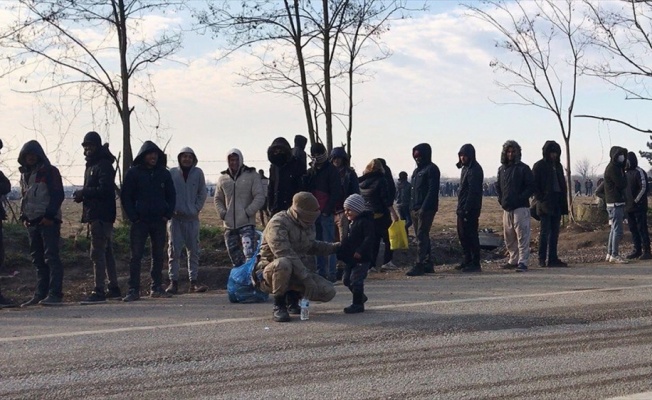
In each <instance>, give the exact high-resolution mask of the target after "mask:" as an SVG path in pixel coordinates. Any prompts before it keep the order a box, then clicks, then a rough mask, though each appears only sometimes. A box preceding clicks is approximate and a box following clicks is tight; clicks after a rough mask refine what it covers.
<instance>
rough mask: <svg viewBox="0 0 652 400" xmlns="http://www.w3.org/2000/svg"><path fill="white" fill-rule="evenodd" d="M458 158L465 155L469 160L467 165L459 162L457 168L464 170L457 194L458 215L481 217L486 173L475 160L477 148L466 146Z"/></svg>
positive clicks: (470, 145)
mask: <svg viewBox="0 0 652 400" xmlns="http://www.w3.org/2000/svg"><path fill="white" fill-rule="evenodd" d="M457 155H458V157H459V156H462V155H465V156H467V157H468V158H469V161H468V162H467V163H466V164H462V162H461V161H460V162H458V163H457V164H456V165H457V168H461V169H462V174H461V178H460V189H459V191H458V194H457V215H459V216H465V215H472V216H476V217H477V216H479V215H480V210H481V209H482V185H483V183H484V171H483V170H482V167H481V166H480V164H478V162H477V161H476V159H475V147H473V145H472V144H465V145H464V146H462V148H461V149H460V151H459V152H458V153H457Z"/></svg>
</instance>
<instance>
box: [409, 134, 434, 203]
mask: <svg viewBox="0 0 652 400" xmlns="http://www.w3.org/2000/svg"><path fill="white" fill-rule="evenodd" d="M415 151H419V153H420V154H421V161H420V162H419V163H418V164H417V168H416V169H415V170H414V172H412V178H411V184H412V196H411V198H410V209H411V210H415V211H416V210H421V209H423V210H427V211H434V212H437V211H439V180H440V177H441V173H440V172H439V167H437V165H435V164H434V163H433V162H432V148H431V147H430V145H429V144H427V143H421V144H418V145H416V146H415V147H414V148H413V149H412V154H414V152H415Z"/></svg>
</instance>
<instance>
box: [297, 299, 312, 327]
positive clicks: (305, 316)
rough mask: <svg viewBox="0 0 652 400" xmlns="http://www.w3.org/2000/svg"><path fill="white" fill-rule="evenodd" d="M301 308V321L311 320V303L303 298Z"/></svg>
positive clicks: (300, 303)
mask: <svg viewBox="0 0 652 400" xmlns="http://www.w3.org/2000/svg"><path fill="white" fill-rule="evenodd" d="M299 306H300V307H301V321H307V320H309V319H310V302H309V301H308V299H307V298H305V297H302V298H301V301H300V302H299Z"/></svg>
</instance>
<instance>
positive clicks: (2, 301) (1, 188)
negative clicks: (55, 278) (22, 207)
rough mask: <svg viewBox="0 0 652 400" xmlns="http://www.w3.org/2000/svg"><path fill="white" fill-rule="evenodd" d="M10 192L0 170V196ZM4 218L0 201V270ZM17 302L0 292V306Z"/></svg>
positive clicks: (1, 267)
mask: <svg viewBox="0 0 652 400" xmlns="http://www.w3.org/2000/svg"><path fill="white" fill-rule="evenodd" d="M2 147H3V143H2V140H0V149H1V148H2ZM9 192H11V182H9V179H8V178H7V177H6V176H5V174H4V173H3V172H2V171H0V196H5V195H7V194H9ZM5 219H7V212H6V211H5V207H4V204H2V203H1V202H0V271H2V269H3V268H4V265H5V244H4V237H3V229H2V228H3V227H2V225H3V222H2V221H4V220H5ZM17 305H18V304H16V303H15V302H14V301H13V300H12V299H9V298H7V297H4V296H3V295H2V293H0V308H8V307H16V306H17Z"/></svg>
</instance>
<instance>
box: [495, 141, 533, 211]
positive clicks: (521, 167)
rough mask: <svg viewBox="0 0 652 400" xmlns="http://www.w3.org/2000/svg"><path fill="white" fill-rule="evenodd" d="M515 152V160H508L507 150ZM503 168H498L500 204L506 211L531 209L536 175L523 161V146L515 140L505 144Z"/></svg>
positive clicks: (497, 187)
mask: <svg viewBox="0 0 652 400" xmlns="http://www.w3.org/2000/svg"><path fill="white" fill-rule="evenodd" d="M510 147H511V148H512V149H513V150H514V151H515V154H514V159H513V160H512V161H509V160H508V159H507V149H508V148H510ZM500 163H501V166H500V167H499V168H498V181H497V182H496V192H497V193H498V203H499V204H500V205H501V207H502V208H503V210H505V211H514V210H516V209H517V208H523V207H527V208H529V207H530V196H532V194H533V193H534V175H532V170H531V169H530V167H529V166H528V165H527V164H525V163H523V162H522V161H521V146H520V145H519V144H518V143H517V142H516V141H514V140H508V141H506V142H505V144H503V149H502V151H501V153H500Z"/></svg>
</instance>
